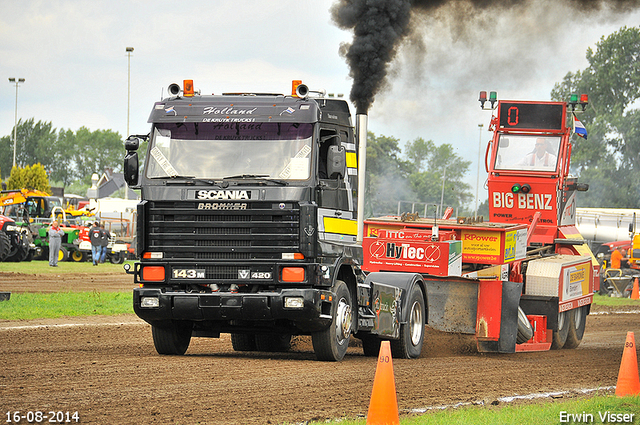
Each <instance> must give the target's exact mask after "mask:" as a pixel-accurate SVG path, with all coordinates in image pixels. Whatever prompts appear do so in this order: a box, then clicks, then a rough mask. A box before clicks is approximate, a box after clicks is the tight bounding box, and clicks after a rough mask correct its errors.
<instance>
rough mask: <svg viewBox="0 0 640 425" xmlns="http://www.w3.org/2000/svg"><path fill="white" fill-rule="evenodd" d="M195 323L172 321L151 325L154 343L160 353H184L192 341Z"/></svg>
mask: <svg viewBox="0 0 640 425" xmlns="http://www.w3.org/2000/svg"><path fill="white" fill-rule="evenodd" d="M192 330H193V323H191V322H183V321H172V322H169V323H162V324H154V325H152V326H151V334H152V336H153V345H154V346H155V347H156V351H157V352H158V354H169V355H178V356H181V355H183V354H184V353H185V352H186V351H187V348H189V343H190V342H191V331H192Z"/></svg>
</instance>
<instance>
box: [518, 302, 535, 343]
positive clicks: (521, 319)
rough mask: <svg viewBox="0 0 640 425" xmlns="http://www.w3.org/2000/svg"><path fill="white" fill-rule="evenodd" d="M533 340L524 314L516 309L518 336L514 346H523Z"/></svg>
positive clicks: (530, 328)
mask: <svg viewBox="0 0 640 425" xmlns="http://www.w3.org/2000/svg"><path fill="white" fill-rule="evenodd" d="M531 338H533V328H532V327H531V322H529V319H527V315H526V314H525V312H524V311H523V310H522V309H521V308H520V307H518V336H517V337H516V344H523V343H525V342H527V341H529V340H530V339H531Z"/></svg>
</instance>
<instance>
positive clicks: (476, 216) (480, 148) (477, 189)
mask: <svg viewBox="0 0 640 425" xmlns="http://www.w3.org/2000/svg"><path fill="white" fill-rule="evenodd" d="M482 127H484V124H478V130H480V137H479V138H478V176H477V177H476V213H475V214H474V216H473V218H475V219H477V218H478V196H479V195H478V191H479V190H480V159H481V158H482Z"/></svg>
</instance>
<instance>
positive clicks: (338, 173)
mask: <svg viewBox="0 0 640 425" xmlns="http://www.w3.org/2000/svg"><path fill="white" fill-rule="evenodd" d="M346 167H347V151H346V149H345V148H344V146H336V145H331V146H329V152H327V175H328V176H329V178H330V179H341V178H342V177H344V175H345V168H346Z"/></svg>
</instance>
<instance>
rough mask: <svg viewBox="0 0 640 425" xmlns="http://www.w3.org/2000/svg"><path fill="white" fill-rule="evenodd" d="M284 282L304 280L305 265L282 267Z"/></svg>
mask: <svg viewBox="0 0 640 425" xmlns="http://www.w3.org/2000/svg"><path fill="white" fill-rule="evenodd" d="M282 281H283V282H304V267H285V268H283V269H282Z"/></svg>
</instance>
